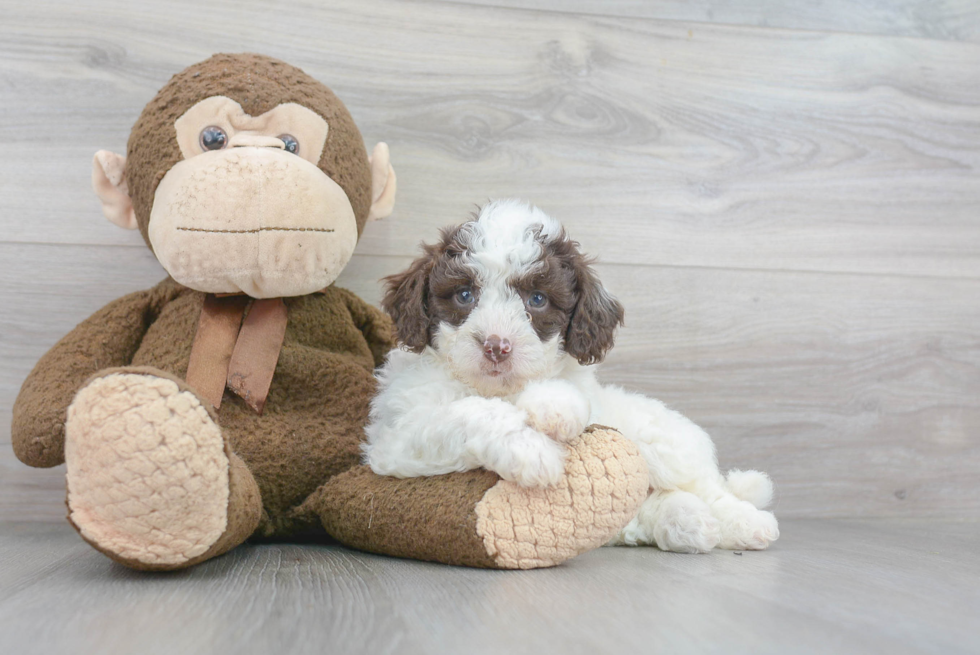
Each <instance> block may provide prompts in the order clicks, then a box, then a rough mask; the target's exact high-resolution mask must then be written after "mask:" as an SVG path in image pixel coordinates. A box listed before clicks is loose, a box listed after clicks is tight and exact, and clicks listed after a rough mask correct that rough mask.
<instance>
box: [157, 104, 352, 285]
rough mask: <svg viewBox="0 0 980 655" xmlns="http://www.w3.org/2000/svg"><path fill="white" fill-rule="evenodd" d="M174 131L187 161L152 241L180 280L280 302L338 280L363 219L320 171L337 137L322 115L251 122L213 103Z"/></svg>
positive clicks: (282, 110) (285, 109) (272, 115)
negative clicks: (324, 155) (358, 218)
mask: <svg viewBox="0 0 980 655" xmlns="http://www.w3.org/2000/svg"><path fill="white" fill-rule="evenodd" d="M175 127H176V129H177V142H178V144H179V146H180V149H181V152H182V154H183V156H184V160H183V161H181V162H179V163H177V164H176V165H175V166H173V167H172V168H171V169H170V170H169V171H168V172H167V174H166V175H165V176H164V177H163V179H162V180H161V181H160V184H159V185H158V187H157V190H156V194H155V196H154V202H153V209H152V211H151V213H150V223H149V238H150V243H151V244H152V246H153V250H154V252H155V253H156V255H157V258H158V259H159V260H160V263H161V264H162V265H163V267H164V268H165V269H166V270H167V272H168V273H170V275H171V276H172V277H173V278H174V279H175V280H176V281H177V282H180V283H181V284H183V285H185V286H188V287H190V288H192V289H196V290H198V291H205V292H210V293H235V292H239V291H241V292H244V293H247V294H248V295H250V296H252V297H255V298H274V297H279V296H298V295H304V294H307V293H312V292H314V291H316V290H319V289H322V288H324V287H326V286H328V285H329V284H331V283H332V282H333V281H334V280H335V279H336V278H337V276H338V275H339V274H340V272H341V271H342V270H343V269H344V267H345V266H346V265H347V263H348V261H349V260H350V258H351V256H352V255H353V252H354V246H355V245H356V244H357V221H356V218H355V216H354V210H353V208H352V206H351V203H350V200H349V199H348V197H347V194H346V193H345V192H344V190H343V189H342V188H341V187H340V185H338V184H337V183H336V182H334V181H333V180H332V179H330V177H328V176H327V175H326V174H325V173H324V172H323V171H322V170H320V168H318V166H317V162H319V160H320V156H321V154H322V152H323V147H324V144H325V143H326V138H327V131H328V129H329V127H328V125H327V123H326V121H325V120H324V119H323V118H322V117H320V116H319V115H318V114H316V113H315V112H313V111H312V110H310V109H307V108H306V107H303V106H301V105H297V104H292V103H289V104H282V105H279V106H277V107H276V108H275V109H273V110H271V111H269V112H266V113H265V114H262V115H261V116H249V115H248V114H246V113H245V112H244V111H242V109H241V107H240V106H239V105H238V103H236V102H235V101H233V100H231V99H229V98H226V97H223V96H215V97H211V98H207V99H205V100H202V101H201V102H199V103H197V104H196V105H194V107H192V108H191V109H189V110H188V111H187V112H186V113H185V114H184V115H183V116H181V117H180V118H179V119H178V120H177V121H176V123H175Z"/></svg>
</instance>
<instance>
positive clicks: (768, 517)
mask: <svg viewBox="0 0 980 655" xmlns="http://www.w3.org/2000/svg"><path fill="white" fill-rule="evenodd" d="M719 477H720V476H719ZM766 481H768V478H766ZM760 484H761V483H760ZM730 486H734V487H735V488H736V489H738V490H740V491H745V490H744V489H742V488H740V487H739V485H737V484H736V485H731V484H730V482H729V484H726V485H724V486H723V484H711V485H709V486H708V489H707V490H706V493H699V494H698V495H699V496H701V498H704V499H706V500H707V502H708V506H709V507H710V508H711V514H712V515H713V516H714V517H715V518H716V519H718V525H719V527H720V529H721V540H720V541H719V542H718V547H719V548H724V549H727V550H765V549H766V548H768V547H769V544H770V543H772V542H773V541H776V539H778V538H779V525H778V523H777V522H776V517H775V516H773V514H772V512H767V511H764V510H761V509H758V508H757V507H756V506H755V505H754V504H753V503H751V502H749V501H748V500H741V499H740V498H738V497H737V496H736V495H735V494H733V493H732V492H731V491H729V490H728V487H730ZM763 486H765V485H763ZM768 489H769V493H768V494H749V493H746V494H745V495H746V496H755V498H753V500H756V501H758V502H760V504H762V501H763V500H766V499H767V498H766V497H767V496H768V497H769V498H771V496H772V492H771V483H770V484H769V485H768Z"/></svg>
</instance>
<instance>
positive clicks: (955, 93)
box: [0, 0, 980, 520]
mask: <svg viewBox="0 0 980 655" xmlns="http://www.w3.org/2000/svg"><path fill="white" fill-rule="evenodd" d="M583 3H584V0H576V2H569V3H564V4H561V5H560V7H559V5H558V3H551V4H550V5H549V4H548V3H546V2H545V0H540V2H539V5H538V7H539V9H536V10H517V9H507V8H500V7H497V6H480V4H479V3H474V4H472V5H468V4H465V3H444V2H435V1H429V0H417V1H414V0H413V1H412V2H397V3H396V2H383V1H379V0H364V1H361V2H354V1H353V0H340V1H337V2H331V3H330V4H329V5H324V4H321V3H314V2H312V1H300V2H295V3H288V4H286V3H271V2H264V1H261V0H245V1H243V2H231V1H230V0H228V1H224V0H221V1H214V2H194V3H191V2H188V1H184V0H180V1H177V2H173V3H167V4H166V6H162V5H161V6H159V7H147V6H140V7H136V6H132V5H130V4H128V3H124V2H121V0H90V1H88V2H84V3H68V2H63V1H58V2H50V3H40V4H38V3H35V4H24V3H17V2H13V1H12V0H0V15H2V16H3V20H2V21H0V139H2V140H3V143H4V145H5V149H6V150H5V152H6V153H7V155H8V156H7V157H5V158H3V159H2V160H0V307H2V308H3V309H2V310H0V517H13V518H23V519H31V518H38V519H51V520H54V519H59V518H61V517H63V515H64V500H63V499H64V489H63V485H64V482H63V475H62V472H61V470H59V469H54V470H50V471H35V470H30V469H27V468H26V467H23V466H22V465H20V464H19V463H18V462H16V461H15V459H14V457H13V453H12V452H11V450H10V447H9V445H8V444H9V440H10V438H9V425H10V408H11V405H12V403H13V400H14V398H15V397H16V393H17V390H18V388H19V386H20V383H21V382H22V381H23V379H24V377H25V376H26V375H27V373H28V371H29V370H30V368H31V367H32V366H33V364H34V362H36V361H37V359H38V357H40V355H41V354H42V353H43V352H44V351H45V350H46V349H47V348H49V347H50V346H51V345H52V344H53V343H54V342H55V341H57V339H58V338H60V337H61V336H62V335H64V334H65V333H66V332H67V331H68V330H70V329H71V327H73V326H74V325H75V324H77V323H78V322H79V321H80V320H82V319H83V318H85V317H86V316H88V315H89V314H90V313H91V312H93V311H95V310H96V309H98V308H99V307H101V306H102V305H103V304H105V303H106V302H108V301H109V300H111V299H113V298H116V297H118V296H119V295H122V294H123V293H126V292H128V291H133V290H136V289H140V288H145V287H148V286H151V285H152V284H154V283H156V282H157V281H158V280H159V279H160V278H161V277H162V275H163V272H162V269H160V267H159V265H158V264H156V262H155V261H154V260H153V258H152V256H151V255H150V254H149V253H148V251H147V250H146V249H145V247H144V246H143V245H142V240H141V238H140V237H139V235H137V234H135V233H131V232H129V233H127V232H124V231H121V230H119V229H118V228H116V227H114V226H112V225H110V224H109V223H108V222H106V221H105V219H104V218H103V217H102V216H101V213H100V211H99V209H98V206H97V204H96V202H95V200H94V198H93V194H92V193H91V191H90V188H89V175H90V165H91V164H90V161H91V155H92V153H93V152H94V151H95V150H97V149H99V148H110V149H113V150H116V151H119V152H122V151H123V150H124V149H125V140H126V137H127V135H128V129H129V127H130V126H131V124H132V123H133V121H134V120H135V118H136V116H137V115H138V113H139V111H140V110H141V108H142V106H143V105H144V104H145V103H146V102H147V100H148V99H149V98H150V97H152V95H153V94H154V93H155V91H156V90H157V88H159V86H160V85H161V84H163V83H164V82H165V81H166V80H167V79H168V78H169V76H170V75H171V74H173V73H174V72H176V71H178V70H180V69H181V68H183V67H184V66H186V65H187V64H189V63H192V62H194V61H197V60H200V59H203V58H204V57H206V56H208V55H209V54H211V52H214V51H242V50H253V51H260V52H266V53H269V54H272V55H274V56H279V57H281V58H283V59H285V60H287V61H290V62H291V63H294V64H297V65H299V66H301V67H303V68H304V69H306V70H307V71H308V72H310V73H311V74H313V75H314V76H316V77H318V78H319V79H322V80H324V81H325V82H327V83H328V84H330V85H331V86H333V87H334V88H335V90H336V91H337V92H338V94H339V95H340V96H341V97H342V98H343V99H344V100H345V101H346V102H347V104H348V105H349V107H350V109H351V111H352V113H353V114H354V116H355V118H356V120H357V121H358V124H359V125H360V127H361V129H362V132H363V133H364V136H365V140H366V141H367V142H368V144H369V145H370V144H372V143H373V142H375V141H377V140H382V139H383V140H387V141H388V142H389V143H390V144H391V148H392V153H393V155H392V156H393V160H394V164H395V167H396V170H397V172H398V178H399V198H398V202H397V205H396V212H395V215H394V216H393V217H392V218H391V219H388V220H386V221H384V222H381V223H375V224H372V225H370V226H369V227H368V228H367V231H366V233H365V236H364V238H363V240H362V242H361V243H360V244H359V246H358V255H357V256H356V257H355V258H354V260H353V261H352V263H351V265H350V266H349V267H348V270H347V271H345V273H344V276H343V277H342V279H341V281H340V283H341V284H342V285H343V286H347V287H349V288H351V289H353V290H354V291H356V292H357V293H359V294H361V295H362V296H363V297H365V298H366V299H368V300H370V301H372V302H377V300H378V299H379V297H380V289H379V286H378V284H377V280H378V279H379V278H380V277H381V276H383V275H385V274H388V273H392V272H395V271H397V270H400V269H401V268H403V267H404V266H405V265H406V264H407V263H408V262H409V261H410V259H411V257H413V256H414V253H415V250H416V244H417V243H418V242H419V241H420V240H423V239H428V240H431V239H432V238H434V236H435V234H436V229H437V227H439V226H442V225H445V224H448V223H453V222H458V221H460V220H463V219H464V218H465V217H466V216H467V214H468V213H469V212H470V211H471V210H472V208H473V206H474V205H475V203H478V202H480V201H482V200H483V199H485V198H487V197H491V196H523V197H527V198H530V199H533V200H534V201H536V202H538V203H539V204H540V205H541V206H542V207H543V208H544V209H546V210H547V211H550V212H551V213H553V214H554V215H555V216H557V217H559V218H561V219H562V220H563V221H564V222H565V223H566V225H567V226H568V228H569V230H570V232H571V233H572V235H573V236H575V237H576V238H578V239H579V240H580V241H581V242H582V243H583V246H584V248H585V249H586V250H587V251H589V252H591V253H594V254H597V255H599V256H600V259H601V261H602V262H603V264H602V265H601V267H600V270H601V272H602V275H603V277H604V279H605V280H606V281H607V283H608V285H609V286H610V288H611V289H612V290H613V291H614V292H615V293H617V294H618V295H619V296H620V298H621V299H622V300H623V301H624V303H625V304H626V307H627V322H628V325H627V327H626V328H625V329H624V330H623V331H622V332H621V335H620V339H619V343H618V347H617V348H616V349H614V351H613V353H612V355H611V356H610V358H609V361H608V362H607V363H606V365H605V367H604V369H603V372H602V377H603V378H604V379H605V380H607V381H609V382H614V383H619V384H623V385H625V386H629V387H631V388H635V389H638V390H640V391H643V392H645V393H648V394H651V395H654V396H657V397H659V398H661V399H663V400H665V401H667V402H669V403H670V404H671V405H673V406H674V407H676V408H677V409H679V410H681V411H683V412H684V413H686V414H688V415H689V416H691V417H692V418H693V419H694V420H696V421H698V422H699V423H701V424H702V425H703V426H705V427H706V428H707V429H708V430H709V432H711V433H712V435H713V436H714V438H715V440H716V442H717V444H718V450H719V456H720V460H721V463H722V465H723V466H725V467H729V466H740V467H758V468H763V469H768V470H769V471H770V472H771V473H772V475H773V477H774V479H775V480H776V483H777V487H778V494H779V505H778V507H777V512H778V514H779V515H780V516H781V517H807V516H875V515H887V516H967V517H970V516H972V517H976V516H977V515H978V514H980V486H978V484H977V480H976V471H977V470H980V332H978V330H977V328H976V326H977V325H978V322H980V303H978V302H977V301H976V299H977V298H978V297H980V288H978V285H980V220H978V216H980V178H978V166H980V86H978V85H977V84H976V80H977V79H980V45H977V44H974V43H969V42H966V41H969V40H972V36H970V35H972V34H975V32H976V30H977V29H980V19H977V18H976V16H975V12H973V13H971V10H970V7H968V6H967V5H965V4H963V3H955V2H945V3H932V4H930V5H929V7H932V9H931V10H929V11H933V12H934V13H933V14H930V13H929V11H927V10H926V9H925V8H924V7H925V6H926V5H924V4H923V3H917V2H914V1H913V0H908V1H906V2H903V3H900V4H899V5H895V6H894V7H893V10H892V11H891V12H890V13H886V12H884V10H883V9H882V7H883V6H884V4H883V3H880V2H872V3H859V4H857V5H853V6H852V8H854V11H853V12H851V13H852V14H853V15H852V16H851V18H852V19H853V20H856V21H859V22H860V21H864V22H862V23H860V24H859V25H858V24H855V25H857V26H855V25H851V26H850V27H847V26H843V25H840V24H838V23H835V22H834V21H838V20H839V19H841V16H844V15H847V12H841V11H837V10H836V9H835V7H836V8H839V7H840V6H841V5H840V3H839V2H838V3H830V4H827V3H814V4H809V5H807V6H808V9H807V10H806V11H805V12H804V11H801V12H797V13H798V15H799V20H801V21H809V22H808V23H807V24H803V23H799V24H795V25H788V24H781V22H780V21H783V20H784V18H785V17H787V16H789V15H790V14H789V13H788V12H789V11H790V10H789V9H787V10H786V11H783V10H781V9H780V8H779V7H777V6H776V5H775V4H773V3H756V4H743V5H740V6H741V10H740V12H741V13H740V15H741V16H742V18H741V19H739V20H735V19H734V18H732V16H733V14H732V13H731V12H734V11H736V10H735V9H732V7H733V6H734V5H726V6H725V7H721V5H720V4H718V3H705V2H701V3H691V4H690V5H685V6H688V7H689V8H690V10H691V11H694V12H697V11H702V12H704V11H707V9H706V8H710V9H711V11H713V12H715V14H714V16H715V17H714V18H712V15H709V14H707V13H703V14H702V16H701V18H697V16H695V17H694V18H690V17H688V18H682V17H678V16H672V15H670V12H671V11H675V10H676V11H681V9H680V4H678V3H656V4H657V6H659V7H660V9H659V11H662V12H665V13H661V14H658V15H653V14H650V15H646V14H640V13H636V12H638V11H639V9H637V10H636V12H634V13H630V12H631V11H633V9H630V7H633V8H637V7H640V5H639V4H636V3H629V2H613V3H598V2H597V3H593V4H589V5H588V6H586V5H585V4H583ZM491 4H497V5H499V4H501V2H497V3H491ZM652 6H653V4H651V5H649V7H652ZM785 6H786V7H789V8H790V9H792V7H793V6H795V5H792V4H786V5H785ZM623 7H626V9H623ZM672 7H673V9H671V8H672ZM558 8H565V9H570V10H573V11H581V12H582V13H578V14H576V13H566V12H563V11H554V10H555V9H558ZM586 9H588V11H586ZM603 12H605V13H607V14H617V13H619V14H622V15H621V16H608V15H600V14H602V13H603ZM725 12H728V13H725ZM587 14H593V15H587ZM205 16H210V17H214V16H218V17H220V26H221V27H220V29H216V28H215V27H214V23H213V22H212V21H211V19H210V18H208V19H205ZM637 16H639V17H637ZM644 16H646V17H644ZM759 16H766V17H768V19H769V21H770V24H772V25H781V26H782V27H803V28H806V29H810V30H822V29H828V30H848V32H856V31H867V32H872V33H874V34H854V33H838V32H826V33H818V32H797V31H786V30H782V29H773V28H765V27H756V26H755V25H757V24H758V23H760V19H759V18H758V17H759ZM821 16H822V19H821V20H824V21H825V23H819V21H817V18H819V17H821ZM887 16H890V17H891V19H890V20H892V21H893V22H892V23H891V24H892V25H893V26H899V27H896V28H895V29H890V28H889V29H886V28H883V27H881V26H882V25H886V27H887V25H888V24H889V23H887V21H884V17H887ZM780 17H783V18H780ZM862 17H863V18H862ZM675 19H676V20H675ZM679 20H680V21H689V22H690V21H698V20H705V21H708V22H711V21H714V22H725V23H733V24H741V25H745V26H738V25H716V24H691V25H689V24H686V23H683V22H678V21H679ZM814 21H816V22H814ZM876 21H877V22H876ZM883 21H884V22H883ZM910 21H911V22H910ZM916 21H918V22H916ZM913 24H915V25H918V27H914V29H913ZM862 25H863V26H864V27H862ZM873 25H877V26H878V27H873ZM929 25H931V26H932V27H928V26H929ZM869 26H870V27H869ZM902 26H904V27H902ZM872 27H873V28H872ZM927 27H928V29H933V30H934V32H935V33H931V34H929V33H926V31H927ZM865 28H867V29H865ZM943 29H945V30H946V31H947V32H948V34H946V35H945V36H943V35H942V34H940V32H941V31H942V30H943ZM902 30H911V32H909V33H910V34H912V33H914V35H917V36H928V37H930V38H929V39H910V38H904V37H896V36H887V35H886V36H876V35H875V34H905V32H902ZM915 30H919V31H918V32H916V31H915ZM924 30H925V31H924ZM283 35H288V38H284V37H283ZM940 39H946V40H940Z"/></svg>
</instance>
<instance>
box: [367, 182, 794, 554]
mask: <svg viewBox="0 0 980 655" xmlns="http://www.w3.org/2000/svg"><path fill="white" fill-rule="evenodd" d="M470 226H472V227H470ZM467 228H468V229H471V230H472V234H471V235H470V236H471V237H472V238H471V240H470V246H469V251H468V252H467V253H466V256H467V257H468V261H469V262H471V265H472V266H473V268H474V269H475V270H476V271H477V276H478V277H479V283H480V287H481V296H480V299H479V304H478V305H477V306H476V308H475V309H474V310H473V311H472V313H470V314H469V316H468V317H467V319H466V320H465V322H463V323H462V324H461V325H458V326H453V325H449V324H446V323H443V324H441V325H439V326H438V329H437V330H436V332H435V334H434V336H433V339H432V341H431V344H430V345H429V346H428V347H426V348H425V349H424V350H423V351H422V352H421V353H413V352H409V351H407V350H395V351H393V352H392V353H391V354H390V355H389V356H388V360H387V362H386V363H385V365H384V367H383V368H382V369H381V370H380V371H379V373H378V379H379V382H380V384H379V393H378V395H377V396H376V398H375V399H374V401H373V403H372V406H371V417H370V424H369V425H368V427H367V437H368V441H367V443H366V444H365V446H364V455H365V462H366V463H368V464H369V465H370V466H371V468H372V469H373V470H374V471H375V472H377V473H379V474H382V475H393V476H397V477H415V476H423V475H436V474H442V473H448V472H452V471H464V470H469V469H474V468H479V467H483V468H486V469H489V470H492V471H495V472H496V473H498V474H499V475H500V476H501V477H502V478H504V479H506V480H513V481H516V482H518V483H520V484H523V485H527V486H546V485H549V484H552V483H554V482H555V481H556V480H557V479H558V478H559V477H560V476H561V475H562V472H563V463H564V454H565V450H564V446H563V445H562V444H563V443H564V442H566V441H568V440H569V439H572V438H574V437H575V436H577V435H578V434H580V433H581V431H582V429H583V428H584V427H585V426H586V425H588V424H591V423H598V424H601V425H605V426H609V427H613V428H615V429H617V430H619V431H620V432H621V433H622V434H623V435H625V436H626V437H628V438H629V439H632V440H633V441H634V442H635V443H636V444H637V445H638V446H639V448H640V450H641V452H642V453H643V455H644V458H645V459H646V462H647V466H648V468H649V472H650V489H651V493H650V496H649V498H648V499H647V501H646V502H645V503H644V505H643V506H642V508H641V509H640V511H639V513H638V514H637V516H636V517H635V518H634V519H633V521H632V522H631V523H630V524H629V525H628V526H627V527H626V528H625V529H624V530H623V531H622V532H621V533H620V534H619V535H618V536H617V537H616V538H615V539H614V541H613V543H616V544H624V545H641V544H651V545H652V544H655V545H657V546H658V547H660V548H661V549H664V550H672V551H677V552H706V551H708V550H711V549H712V548H714V547H716V546H717V547H722V548H730V549H764V548H766V547H767V546H768V545H769V544H770V543H771V542H772V541H775V540H776V539H777V538H778V536H779V528H778V526H777V523H776V519H775V517H774V516H773V515H772V513H770V512H767V511H763V508H764V507H765V506H767V505H768V504H769V502H770V501H771V499H772V483H771V481H770V480H769V477H768V476H767V475H766V474H764V473H760V472H758V471H738V470H733V471H731V472H729V475H728V477H727V479H726V478H725V476H723V475H722V474H721V473H720V472H719V470H718V464H717V459H716V456H715V448H714V444H713V443H712V441H711V439H710V437H709V436H708V435H707V433H705V432H704V430H702V429H701V428H699V427H698V426H697V425H695V424H694V423H692V422H691V421H690V420H688V419H687V418H685V417H684V416H682V415H681V414H679V413H678V412H675V411H673V410H671V409H669V408H667V407H666V406H665V405H664V404H663V403H661V402H659V401H657V400H654V399H652V398H647V397H645V396H642V395H640V394H636V393H631V392H629V391H625V390H624V389H621V388H619V387H616V386H608V385H600V384H599V383H598V381H597V380H596V376H595V367H594V366H583V365H581V364H579V363H578V361H576V360H575V359H574V358H573V357H571V356H569V355H568V354H566V353H565V352H564V350H563V343H562V340H561V338H559V337H558V336H556V337H554V338H551V339H549V340H547V341H542V340H541V339H539V338H538V337H537V334H536V333H535V331H534V329H533V327H532V325H531V321H530V319H529V317H528V314H527V311H526V310H525V307H524V304H523V301H522V300H521V299H520V297H519V296H518V294H517V293H516V292H515V291H514V289H512V288H511V287H510V286H509V281H510V280H513V279H514V278H515V276H517V275H519V274H521V273H522V272H525V271H526V270H528V269H529V268H531V267H533V266H534V265H535V262H536V261H537V260H538V258H539V257H540V256H541V252H542V246H541V241H542V240H547V239H548V238H559V237H561V236H562V235H563V233H562V230H561V226H560V225H559V224H558V223H557V221H555V220H554V219H552V218H550V217H548V216H546V215H545V214H544V213H543V212H541V211H540V210H538V209H535V208H532V207H528V206H527V205H525V204H523V203H518V202H514V201H507V202H495V203H491V204H489V205H487V206H486V207H484V208H483V210H482V211H481V213H480V216H479V218H478V219H477V220H476V221H474V222H473V223H471V224H468V226H467ZM487 334H500V335H505V336H506V337H507V338H508V339H509V340H510V341H511V342H512V343H513V344H514V348H513V354H512V355H511V359H512V362H511V366H510V368H509V369H508V370H507V372H506V373H505V374H499V373H495V374H494V375H492V376H491V375H488V374H487V371H486V362H485V361H484V357H483V349H482V347H481V343H482V341H481V335H487ZM474 337H476V338H474Z"/></svg>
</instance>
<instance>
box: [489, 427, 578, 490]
mask: <svg viewBox="0 0 980 655" xmlns="http://www.w3.org/2000/svg"><path fill="white" fill-rule="evenodd" d="M515 436H516V437H517V438H516V439H515V440H514V442H513V444H512V446H511V448H510V449H509V452H508V453H507V456H506V457H505V458H503V460H502V461H499V462H497V466H495V467H494V470H495V471H496V473H497V474H498V475H499V476H500V477H502V478H503V479H505V480H510V481H512V482H516V483H517V484H519V485H521V486H523V487H550V486H551V485H553V484H555V483H557V482H558V481H559V480H560V479H561V477H562V476H563V475H564V474H565V449H564V448H563V447H562V446H561V445H559V444H558V443H556V442H554V441H552V440H551V439H549V438H547V437H546V436H545V435H543V434H541V433H540V432H537V431H535V430H532V429H530V428H524V429H523V430H521V432H520V433H519V434H518V435H515Z"/></svg>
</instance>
